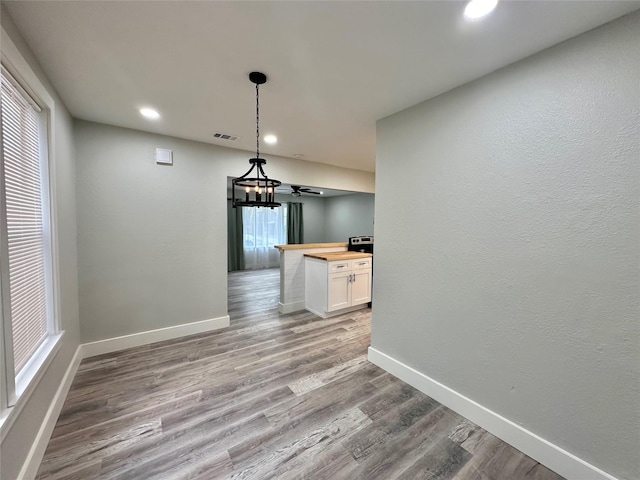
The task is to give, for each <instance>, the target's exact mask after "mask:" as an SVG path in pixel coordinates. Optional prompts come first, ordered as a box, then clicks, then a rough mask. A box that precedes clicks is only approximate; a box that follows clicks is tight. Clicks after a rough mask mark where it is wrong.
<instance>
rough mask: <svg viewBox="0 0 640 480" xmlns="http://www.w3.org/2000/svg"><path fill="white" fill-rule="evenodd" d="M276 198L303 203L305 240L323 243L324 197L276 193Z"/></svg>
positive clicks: (281, 200) (285, 201) (282, 200)
mask: <svg viewBox="0 0 640 480" xmlns="http://www.w3.org/2000/svg"><path fill="white" fill-rule="evenodd" d="M276 200H277V201H278V202H280V203H287V202H294V203H303V204H304V206H303V207H302V210H303V212H304V213H303V215H304V242H305V243H323V242H324V241H325V232H324V215H325V207H324V198H321V197H312V196H311V195H305V196H303V197H299V198H295V197H292V196H291V195H280V194H278V195H276Z"/></svg>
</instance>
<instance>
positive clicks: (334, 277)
mask: <svg viewBox="0 0 640 480" xmlns="http://www.w3.org/2000/svg"><path fill="white" fill-rule="evenodd" d="M350 277H351V272H344V273H342V272H340V273H330V274H329V275H328V282H329V285H328V291H327V312H333V311H334V310H340V309H341V308H345V307H350V306H351V286H350V285H349V279H350Z"/></svg>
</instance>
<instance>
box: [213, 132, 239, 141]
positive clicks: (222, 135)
mask: <svg viewBox="0 0 640 480" xmlns="http://www.w3.org/2000/svg"><path fill="white" fill-rule="evenodd" d="M213 138H217V139H218V140H228V141H229V142H235V141H236V140H238V139H239V138H240V137H239V136H238V135H229V134H227V133H214V134H213Z"/></svg>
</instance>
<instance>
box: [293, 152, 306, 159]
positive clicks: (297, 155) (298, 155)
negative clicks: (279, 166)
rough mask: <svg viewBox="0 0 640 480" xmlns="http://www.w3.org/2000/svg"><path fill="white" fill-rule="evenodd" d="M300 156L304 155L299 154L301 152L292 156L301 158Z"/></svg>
mask: <svg viewBox="0 0 640 480" xmlns="http://www.w3.org/2000/svg"><path fill="white" fill-rule="evenodd" d="M302 157H304V155H303V154H301V153H294V154H293V158H302Z"/></svg>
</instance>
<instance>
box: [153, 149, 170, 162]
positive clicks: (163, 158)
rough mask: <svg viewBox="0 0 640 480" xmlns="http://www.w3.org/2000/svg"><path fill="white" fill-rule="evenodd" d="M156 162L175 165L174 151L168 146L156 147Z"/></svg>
mask: <svg viewBox="0 0 640 480" xmlns="http://www.w3.org/2000/svg"><path fill="white" fill-rule="evenodd" d="M156 163H158V164H160V165H173V152H172V151H171V150H169V149H168V148H156Z"/></svg>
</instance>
